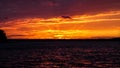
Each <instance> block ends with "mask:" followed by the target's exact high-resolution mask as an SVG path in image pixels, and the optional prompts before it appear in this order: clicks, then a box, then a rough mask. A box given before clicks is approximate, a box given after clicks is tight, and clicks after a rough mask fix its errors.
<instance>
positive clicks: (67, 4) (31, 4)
mask: <svg viewBox="0 0 120 68" xmlns="http://www.w3.org/2000/svg"><path fill="white" fill-rule="evenodd" d="M119 6H120V0H94V1H91V0H0V18H1V19H4V18H5V20H6V18H19V17H21V18H24V17H44V18H47V17H52V16H63V15H77V14H90V13H98V12H104V11H111V10H120V8H119ZM1 19H0V20H1Z"/></svg>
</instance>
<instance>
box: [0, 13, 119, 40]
mask: <svg viewBox="0 0 120 68" xmlns="http://www.w3.org/2000/svg"><path fill="white" fill-rule="evenodd" d="M66 17H70V18H66ZM119 22H120V11H111V12H106V13H105V12H104V13H98V14H93V15H87V14H85V15H73V16H65V18H64V17H61V16H60V17H53V18H47V19H45V18H24V19H21V18H20V19H16V20H11V21H7V22H5V23H0V29H3V30H5V31H6V32H7V35H8V37H9V38H27V39H28V38H29V39H35V38H37V39H46V38H47V39H48V38H52V39H59V38H62V39H75V38H97V37H98V38H113V37H120V23H119Z"/></svg>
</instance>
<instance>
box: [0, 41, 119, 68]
mask: <svg viewBox="0 0 120 68" xmlns="http://www.w3.org/2000/svg"><path fill="white" fill-rule="evenodd" d="M20 43H21V44H20ZM48 43H49V44H48ZM48 43H47V42H44V43H39V42H36V43H33V42H31V43H30V42H29V43H28V42H27V43H22V42H19V43H5V44H3V43H2V44H1V47H0V68H120V48H119V46H120V44H119V42H115V41H107V42H97V41H96V42H79V43H78V42H72V43H70V42H66V43H65V42H64V43H63V42H62V43H61V42H59V43H58V42H56V43H51V42H48ZM73 43H74V44H73ZM81 43H82V44H81ZM83 43H84V44H83ZM23 44H25V45H26V46H25V45H23ZM85 44H86V45H85ZM8 45H9V46H11V47H8ZM12 45H13V46H12ZM29 45H30V46H29ZM33 45H34V46H36V47H34V46H33ZM83 45H84V46H83ZM3 46H5V47H3ZM6 46H7V47H6ZM22 46H23V47H22ZM21 47H22V48H21ZM32 47H33V48H32Z"/></svg>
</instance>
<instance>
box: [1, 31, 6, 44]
mask: <svg viewBox="0 0 120 68" xmlns="http://www.w3.org/2000/svg"><path fill="white" fill-rule="evenodd" d="M5 41H7V36H6V33H5V32H4V31H3V30H1V29H0V42H5Z"/></svg>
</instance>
